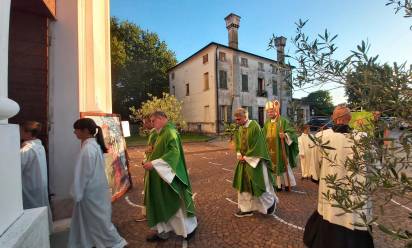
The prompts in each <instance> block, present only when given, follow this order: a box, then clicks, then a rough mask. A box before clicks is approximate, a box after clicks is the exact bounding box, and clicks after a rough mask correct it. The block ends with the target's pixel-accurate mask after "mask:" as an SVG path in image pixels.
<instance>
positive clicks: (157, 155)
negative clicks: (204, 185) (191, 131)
mask: <svg viewBox="0 0 412 248" xmlns="http://www.w3.org/2000/svg"><path fill="white" fill-rule="evenodd" d="M155 159H163V160H164V161H165V162H166V163H168V165H169V166H170V167H171V169H172V170H173V172H174V173H175V174H176V176H175V177H174V178H173V181H172V183H171V184H170V185H169V184H168V183H167V182H165V181H164V180H163V179H162V178H161V177H160V176H159V174H158V173H157V171H156V170H155V169H152V170H150V171H148V177H147V179H146V182H145V200H144V202H145V205H146V209H147V220H148V223H149V226H150V227H153V226H155V225H156V224H158V223H161V222H165V223H166V222H167V221H169V219H170V218H171V217H172V216H173V215H175V214H176V212H177V211H178V210H179V208H182V209H183V211H186V215H187V216H188V217H191V216H194V214H195V207H194V204H193V200H192V188H191V185H190V181H189V176H188V174H187V170H186V162H185V157H184V154H183V148H182V144H181V141H180V136H179V133H178V132H177V130H176V129H175V128H174V126H173V125H172V124H170V123H168V124H167V125H166V126H165V127H163V128H162V130H161V131H160V133H159V134H158V136H157V139H156V141H155V143H154V148H153V151H152V153H151V154H150V157H149V158H148V160H149V161H153V160H155Z"/></svg>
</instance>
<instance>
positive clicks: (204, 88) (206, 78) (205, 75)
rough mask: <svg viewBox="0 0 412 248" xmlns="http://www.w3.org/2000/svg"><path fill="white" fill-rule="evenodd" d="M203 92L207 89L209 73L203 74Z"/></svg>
mask: <svg viewBox="0 0 412 248" xmlns="http://www.w3.org/2000/svg"><path fill="white" fill-rule="evenodd" d="M203 85H204V87H203V90H208V89H209V72H206V73H203Z"/></svg>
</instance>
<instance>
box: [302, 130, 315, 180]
mask: <svg viewBox="0 0 412 248" xmlns="http://www.w3.org/2000/svg"><path fill="white" fill-rule="evenodd" d="M298 144H299V157H300V166H301V170H302V177H312V178H313V179H315V180H318V174H319V166H317V165H316V163H317V162H316V161H315V158H314V157H315V156H314V155H315V151H314V150H315V149H316V147H315V144H314V143H313V142H312V140H311V139H310V138H309V135H308V134H306V133H302V135H301V136H299V138H298Z"/></svg>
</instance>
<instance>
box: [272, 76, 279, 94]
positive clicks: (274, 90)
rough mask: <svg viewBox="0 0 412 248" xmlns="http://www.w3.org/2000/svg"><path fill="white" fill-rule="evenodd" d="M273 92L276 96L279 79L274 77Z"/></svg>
mask: <svg viewBox="0 0 412 248" xmlns="http://www.w3.org/2000/svg"><path fill="white" fill-rule="evenodd" d="M272 94H273V95H274V96H277V95H278V81H276V80H275V79H273V81H272Z"/></svg>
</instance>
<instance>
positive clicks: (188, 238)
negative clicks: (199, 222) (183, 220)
mask: <svg viewBox="0 0 412 248" xmlns="http://www.w3.org/2000/svg"><path fill="white" fill-rule="evenodd" d="M196 230H197V227H196V228H195V230H193V231H192V232H191V233H189V234H188V235H187V237H186V238H185V240H187V241H189V240H190V239H192V238H193V237H194V236H195V234H196Z"/></svg>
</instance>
